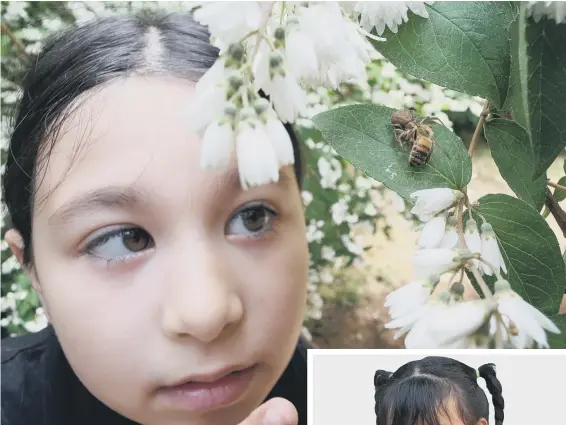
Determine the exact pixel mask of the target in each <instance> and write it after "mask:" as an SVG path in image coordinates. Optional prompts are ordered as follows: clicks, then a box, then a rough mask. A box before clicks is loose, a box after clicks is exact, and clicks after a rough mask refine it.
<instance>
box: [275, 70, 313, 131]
mask: <svg viewBox="0 0 566 425" xmlns="http://www.w3.org/2000/svg"><path fill="white" fill-rule="evenodd" d="M269 95H270V96H271V97H272V99H273V107H274V108H275V111H276V112H277V115H279V118H281V121H283V122H294V121H295V120H296V119H297V117H298V115H299V112H300V111H301V110H302V109H303V108H304V107H305V105H306V103H307V95H306V93H305V92H304V90H303V89H302V88H301V86H299V84H298V83H297V80H295V78H294V77H293V76H292V75H291V74H287V75H286V76H285V77H281V76H280V75H276V76H275V77H274V78H273V80H272V84H271V87H270V90H269Z"/></svg>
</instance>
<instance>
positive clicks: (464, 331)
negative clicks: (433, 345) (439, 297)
mask: <svg viewBox="0 0 566 425" xmlns="http://www.w3.org/2000/svg"><path fill="white" fill-rule="evenodd" d="M490 307H491V305H490V304H489V303H487V302H486V300H474V301H464V302H459V303H457V304H454V305H451V306H449V307H448V308H446V309H445V310H444V311H442V312H438V313H435V314H434V315H433V316H432V317H431V321H430V327H431V330H432V332H434V333H435V335H437V339H438V340H439V342H440V343H441V344H444V343H449V342H453V341H455V340H457V339H459V338H464V337H467V336H468V335H470V334H472V333H474V332H475V331H477V330H478V329H479V327H480V326H481V325H482V324H484V323H485V321H486V320H487V318H488V316H489V313H490V312H491V309H490Z"/></svg>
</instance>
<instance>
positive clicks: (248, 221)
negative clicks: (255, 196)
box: [226, 204, 277, 236]
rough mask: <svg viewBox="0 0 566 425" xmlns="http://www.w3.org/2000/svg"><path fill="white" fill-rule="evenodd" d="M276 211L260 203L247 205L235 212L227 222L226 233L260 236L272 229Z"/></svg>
mask: <svg viewBox="0 0 566 425" xmlns="http://www.w3.org/2000/svg"><path fill="white" fill-rule="evenodd" d="M275 216H277V213H276V212H275V211H273V210H272V209H271V208H268V207H267V206H265V205H263V204H260V205H253V206H248V207H246V208H244V209H242V210H240V211H239V212H237V213H236V214H235V215H234V216H233V217H232V218H231V219H230V222H229V223H228V226H227V229H226V233H227V234H230V235H241V236H261V235H263V234H264V233H265V232H269V231H271V230H273V218H274V217H275Z"/></svg>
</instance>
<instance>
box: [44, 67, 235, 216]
mask: <svg viewBox="0 0 566 425" xmlns="http://www.w3.org/2000/svg"><path fill="white" fill-rule="evenodd" d="M193 98H194V84H192V83H190V82H187V81H184V80H179V79H174V78H163V77H132V78H127V79H124V80H119V81H116V82H112V83H110V84H107V85H105V86H104V87H102V88H100V89H96V90H94V91H93V92H92V93H88V94H86V95H85V96H83V98H82V99H81V100H80V101H79V102H78V103H76V104H75V105H74V106H73V108H72V109H71V110H70V113H69V114H68V115H67V117H66V118H65V121H64V122H63V126H62V128H61V131H59V133H58V135H59V137H58V138H57V140H55V142H54V149H52V150H51V153H50V156H49V158H48V161H46V162H45V164H46V165H45V168H44V169H43V170H42V171H43V173H44V175H42V176H38V177H40V178H39V179H38V181H39V182H40V185H39V187H38V188H37V197H39V198H41V197H42V196H43V195H46V194H49V198H48V200H47V204H49V205H52V206H57V205H60V204H61V203H62V202H66V201H67V200H68V199H70V198H74V197H76V195H77V194H78V193H88V192H95V191H97V190H100V189H102V188H106V187H111V188H117V187H122V188H128V187H136V188H137V189H138V191H140V190H142V191H143V190H145V191H148V192H149V191H151V192H156V193H159V194H160V195H161V196H163V197H167V196H174V195H178V194H179V193H187V192H189V193H197V192H198V191H199V190H197V189H200V190H201V191H206V190H208V191H210V189H211V188H212V187H217V188H218V187H220V186H222V187H226V188H229V189H230V190H235V189H237V187H238V186H237V184H236V183H237V170H236V164H235V162H234V163H232V164H231V165H230V166H229V167H227V168H225V169H219V170H203V169H202V168H201V167H200V150H201V140H200V138H199V137H198V135H196V134H193V133H191V132H190V131H189V120H190V116H188V115H187V112H186V111H187V109H188V106H189V104H190V102H191V101H192V100H193ZM48 209H49V210H51V207H48Z"/></svg>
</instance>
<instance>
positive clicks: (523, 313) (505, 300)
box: [498, 296, 548, 346]
mask: <svg viewBox="0 0 566 425" xmlns="http://www.w3.org/2000/svg"><path fill="white" fill-rule="evenodd" d="M498 302H499V307H498V309H499V311H500V312H501V314H503V315H505V316H507V317H509V319H510V320H511V321H512V322H513V323H515V326H517V328H518V329H519V331H523V332H525V333H526V334H527V335H529V336H530V337H531V338H533V339H534V340H535V341H536V342H537V343H538V344H539V345H541V346H548V341H547V338H546V333H545V331H544V329H543V327H542V326H541V325H540V324H539V322H538V320H537V318H535V317H533V316H532V310H531V309H529V304H528V303H526V302H525V301H524V300H522V299H521V298H519V297H516V296H499V297H498Z"/></svg>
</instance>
